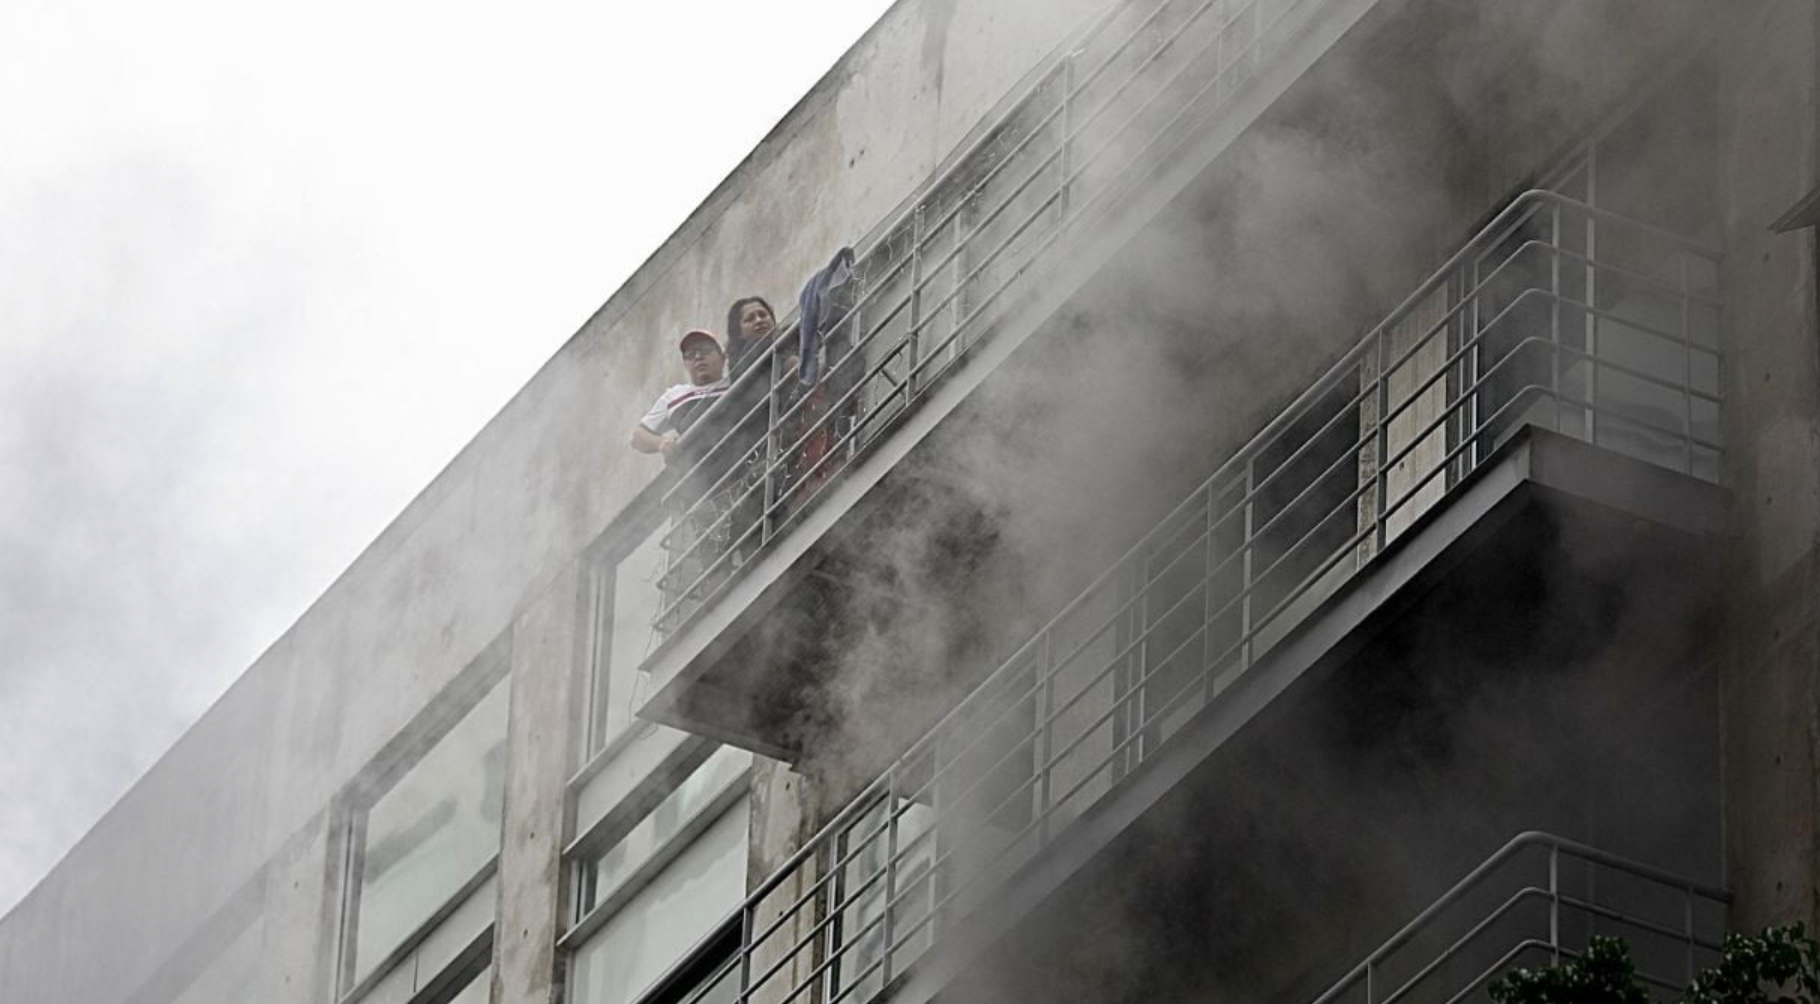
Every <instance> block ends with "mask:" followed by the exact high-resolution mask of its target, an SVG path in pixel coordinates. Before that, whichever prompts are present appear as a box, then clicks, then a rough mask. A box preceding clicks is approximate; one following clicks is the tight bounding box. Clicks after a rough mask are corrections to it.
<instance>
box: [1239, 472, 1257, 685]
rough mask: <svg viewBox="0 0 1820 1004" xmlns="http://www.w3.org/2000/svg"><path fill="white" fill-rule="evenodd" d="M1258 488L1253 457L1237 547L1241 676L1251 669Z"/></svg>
mask: <svg viewBox="0 0 1820 1004" xmlns="http://www.w3.org/2000/svg"><path fill="white" fill-rule="evenodd" d="M1257 488H1258V459H1257V457H1255V456H1253V457H1250V458H1247V459H1246V461H1245V500H1244V502H1243V505H1244V506H1245V539H1244V541H1243V542H1242V543H1241V544H1240V545H1239V546H1240V547H1242V548H1243V549H1244V553H1243V555H1242V556H1241V557H1240V559H1239V569H1240V571H1239V575H1240V581H1239V589H1240V592H1239V597H1240V599H1239V670H1240V672H1243V671H1244V670H1247V669H1250V668H1251V632H1252V628H1253V624H1252V622H1251V594H1252V585H1253V582H1252V575H1253V573H1254V569H1253V567H1252V562H1253V559H1254V557H1255V556H1256V554H1257V541H1256V540H1255V539H1253V538H1255V537H1256V536H1257V532H1258V530H1257V518H1258V505H1257V498H1256V496H1255V495H1254V494H1253V493H1255V492H1256V491H1257Z"/></svg>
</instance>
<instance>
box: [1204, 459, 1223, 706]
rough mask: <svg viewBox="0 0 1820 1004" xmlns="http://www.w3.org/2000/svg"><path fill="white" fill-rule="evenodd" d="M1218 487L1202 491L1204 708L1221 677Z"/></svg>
mask: <svg viewBox="0 0 1820 1004" xmlns="http://www.w3.org/2000/svg"><path fill="white" fill-rule="evenodd" d="M1213 489H1214V485H1213V483H1212V482H1209V483H1208V484H1207V486H1206V487H1205V488H1202V489H1201V490H1202V491H1204V492H1206V493H1207V524H1206V528H1205V529H1203V530H1202V531H1201V532H1202V533H1203V534H1205V535H1206V537H1207V542H1206V545H1205V546H1204V547H1203V548H1202V549H1201V650H1202V653H1203V655H1202V657H1201V662H1202V663H1203V665H1202V666H1201V676H1202V677H1203V679H1202V681H1201V702H1202V704H1203V705H1205V704H1207V703H1209V702H1211V701H1212V700H1213V680H1214V677H1215V676H1216V675H1218V674H1216V673H1215V672H1214V665H1213V656H1214V655H1216V654H1217V652H1218V650H1217V649H1216V648H1215V645H1216V644H1217V643H1216V641H1215V639H1214V636H1213V570H1214V569H1215V568H1217V567H1219V555H1218V553H1217V552H1216V550H1215V548H1214V546H1213V528H1214V527H1215V526H1216V525H1217V524H1218V522H1219V520H1218V519H1217V518H1216V517H1215V515H1214V505H1213Z"/></svg>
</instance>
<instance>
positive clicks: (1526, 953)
mask: <svg viewBox="0 0 1820 1004" xmlns="http://www.w3.org/2000/svg"><path fill="white" fill-rule="evenodd" d="M1730 903H1731V895H1730V894H1729V893H1727V892H1726V891H1725V890H1724V889H1720V888H1717V887H1714V886H1708V885H1705V884H1703V883H1699V882H1695V881H1692V880H1690V879H1688V878H1685V877H1683V876H1680V875H1676V874H1673V873H1671V872H1667V871H1663V870H1662V869H1659V868H1654V867H1651V866H1649V865H1645V864H1642V863H1640V862H1636V861H1632V860H1629V859H1626V858H1623V857H1619V856H1618V855H1615V854H1610V853H1607V852H1605V851H1602V850H1599V849H1597V848H1594V847H1589V846H1587V845H1586V844H1582V843H1579V842H1576V841H1572V840H1567V839H1564V838H1562V837H1557V836H1552V835H1550V834H1546V833H1537V832H1530V833H1524V834H1520V835H1518V836H1517V837H1516V838H1514V839H1512V840H1511V841H1510V842H1509V843H1507V844H1505V845H1504V846H1503V847H1502V848H1500V849H1499V850H1498V851H1497V853H1495V854H1493V855H1492V856H1491V857H1489V858H1487V859H1486V860H1485V862H1484V863H1483V864H1481V865H1479V866H1478V867H1477V868H1474V869H1473V870H1472V871H1471V872H1470V873H1468V874H1467V875H1466V877H1465V878H1462V879H1461V880H1460V881H1459V882H1458V883H1456V884H1455V885H1454V886H1453V887H1452V888H1451V889H1449V890H1448V891H1447V892H1446V893H1445V894H1443V895H1442V896H1441V897H1440V898H1438V899H1436V900H1435V901H1434V903H1432V904H1430V905H1429V906H1428V907H1427V908H1426V909H1424V910H1423V911H1422V912H1421V913H1419V914H1417V915H1416V917H1415V918H1414V919H1412V920H1411V921H1410V922H1409V923H1408V924H1406V925H1404V926H1403V928H1402V929H1400V930H1398V931H1397V933H1395V934H1393V935H1391V936H1390V937H1389V938H1388V939H1386V940H1385V942H1384V944H1382V945H1381V946H1379V947H1378V948H1377V949H1376V950H1375V951H1373V952H1372V953H1371V954H1370V955H1368V956H1366V957H1365V959H1364V960H1363V961H1361V962H1360V963H1359V964H1358V965H1356V966H1354V967H1353V968H1352V970H1351V971H1349V972H1348V973H1347V974H1346V975H1345V976H1342V977H1341V978H1340V979H1339V980H1338V981H1336V982H1335V983H1334V985H1333V986H1332V987H1330V988H1328V990H1327V991H1326V992H1325V993H1323V994H1321V995H1320V996H1319V997H1317V998H1315V1000H1314V1004H1463V1002H1466V1001H1488V1000H1489V996H1488V995H1487V994H1486V993H1485V989H1486V986H1487V985H1488V984H1489V983H1490V982H1491V981H1492V980H1494V979H1496V978H1498V977H1499V976H1502V975H1504V974H1505V973H1507V972H1509V970H1510V969H1511V968H1512V967H1514V966H1518V965H1538V964H1552V963H1559V962H1560V961H1562V960H1563V959H1568V958H1575V957H1578V956H1579V955H1580V953H1581V952H1582V951H1584V949H1585V947H1586V945H1587V944H1588V942H1589V941H1590V940H1591V938H1592V937H1593V936H1594V935H1601V934H1603V935H1616V936H1620V937H1623V938H1624V939H1625V940H1626V942H1627V943H1628V945H1629V947H1630V950H1631V953H1632V958H1633V961H1635V962H1636V963H1637V965H1638V973H1637V975H1638V977H1639V979H1641V980H1642V981H1643V983H1644V984H1645V985H1646V986H1648V987H1649V988H1651V989H1652V990H1654V991H1665V992H1668V993H1671V994H1672V993H1674V992H1677V991H1680V990H1682V989H1684V988H1686V986H1687V984H1688V983H1690V982H1692V981H1693V978H1694V975H1695V974H1696V973H1698V972H1699V971H1700V970H1701V969H1703V968H1705V967H1707V966H1709V965H1711V964H1713V963H1714V962H1716V961H1718V957H1719V949H1720V939H1721V938H1722V937H1723V935H1724V932H1725V927H1726V915H1727V911H1728V908H1729V906H1730Z"/></svg>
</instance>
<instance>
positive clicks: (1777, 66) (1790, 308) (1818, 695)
mask: <svg viewBox="0 0 1820 1004" xmlns="http://www.w3.org/2000/svg"><path fill="white" fill-rule="evenodd" d="M1740 6H1741V8H1742V9H1743V10H1742V11H1741V13H1744V14H1746V16H1740V17H1738V18H1736V19H1735V20H1734V25H1735V27H1734V28H1733V30H1732V31H1731V33H1730V34H1729V35H1728V36H1727V37H1725V38H1724V40H1723V45H1722V49H1721V53H1722V58H1721V64H1720V74H1721V81H1722V86H1721V100H1722V102H1723V103H1722V105H1721V121H1722V122H1723V123H1724V134H1723V136H1722V138H1721V156H1722V170H1723V174H1724V176H1725V178H1726V183H1725V188H1726V192H1725V199H1724V212H1725V220H1724V225H1725V229H1726V235H1725V236H1726V252H1727V253H1726V267H1725V270H1724V273H1723V276H1722V281H1723V289H1724V291H1725V295H1726V304H1727V316H1726V318H1725V321H1726V325H1725V328H1726V334H1727V338H1728V343H1727V346H1726V349H1727V353H1728V355H1727V359H1726V366H1727V377H1728V381H1727V385H1726V388H1725V389H1726V397H1727V400H1726V416H1725V435H1726V442H1727V447H1728V453H1727V458H1726V461H1727V462H1726V472H1725V473H1726V481H1727V485H1728V487H1730V488H1731V489H1732V494H1733V503H1734V504H1735V506H1736V518H1737V526H1738V530H1739V534H1740V538H1739V544H1740V546H1739V547H1738V548H1737V549H1736V551H1735V553H1734V561H1733V566H1732V581H1731V582H1730V583H1729V586H1730V588H1729V589H1728V590H1727V595H1728V597H1729V599H1730V602H1729V604H1728V609H1727V610H1726V617H1727V626H1728V628H1729V631H1728V637H1727V640H1726V645H1725V648H1724V651H1723V652H1722V654H1721V665H1722V666H1723V670H1722V674H1721V686H1722V696H1721V706H1722V714H1723V731H1724V736H1725V761H1726V762H1725V785H1726V845H1727V859H1728V860H1727V862H1726V865H1727V867H1726V872H1727V876H1728V882H1729V884H1730V886H1731V887H1732V889H1733V891H1734V892H1735V894H1736V895H1737V904H1736V907H1735V909H1734V922H1735V923H1736V924H1737V925H1738V926H1740V927H1742V928H1754V927H1757V926H1760V925H1763V924H1767V923H1787V922H1788V921H1791V920H1797V919H1805V920H1806V921H1807V922H1808V923H1809V924H1810V925H1811V924H1813V923H1814V921H1815V920H1816V916H1817V914H1820V834H1817V833H1816V825H1817V824H1820V795H1817V793H1816V787H1815V779H1816V776H1817V774H1816V768H1817V767H1820V677H1817V673H1820V604H1817V603H1816V596H1817V593H1820V550H1816V544H1817V543H1820V354H1817V351H1816V350H1817V348H1820V342H1817V339H1816V334H1817V332H1820V328H1817V326H1816V317H1815V296H1816V291H1815V257H1814V233H1813V231H1812V230H1807V231H1802V232H1800V233H1795V234H1776V233H1772V232H1770V230H1769V224H1770V223H1771V222H1772V221H1774V220H1775V219H1777V218H1778V217H1779V216H1781V215H1782V214H1783V213H1784V212H1785V211H1786V210H1788V208H1789V207H1790V206H1792V205H1793V204H1794V203H1795V202H1796V201H1797V200H1799V199H1800V198H1801V197H1802V196H1803V195H1805V194H1806V193H1807V192H1808V191H1810V190H1811V189H1812V187H1813V186H1814V184H1815V163H1814V161H1815V142H1816V132H1815V127H1816V115H1817V113H1820V104H1817V103H1816V68H1815V61H1816V47H1815V34H1816V28H1817V26H1820V25H1817V21H1816V5H1815V3H1814V0H1762V2H1753V3H1749V4H1743V5H1740Z"/></svg>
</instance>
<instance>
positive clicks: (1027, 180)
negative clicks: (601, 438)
mask: <svg viewBox="0 0 1820 1004" xmlns="http://www.w3.org/2000/svg"><path fill="white" fill-rule="evenodd" d="M1323 2H1324V0H1123V2H1119V3H1114V4H1112V5H1111V6H1110V7H1109V8H1108V10H1107V11H1106V12H1105V13H1104V14H1103V15H1102V16H1100V17H1099V18H1098V19H1096V20H1095V21H1094V22H1093V23H1092V24H1090V25H1089V26H1088V27H1087V28H1085V29H1084V30H1083V31H1082V32H1081V33H1080V34H1079V35H1077V36H1076V37H1075V38H1074V39H1073V40H1072V41H1071V42H1070V43H1069V44H1068V45H1066V46H1064V47H1063V50H1062V52H1061V54H1060V55H1059V56H1058V57H1056V58H1055V59H1054V60H1053V61H1052V62H1051V64H1050V65H1049V67H1048V68H1047V69H1046V70H1045V71H1043V72H1042V73H1040V74H1039V75H1038V76H1037V78H1036V79H1035V81H1034V83H1032V84H1031V85H1030V86H1029V88H1028V89H1027V91H1026V92H1025V93H1024V94H1023V96H1022V97H1021V98H1019V99H1018V100H1017V101H1016V102H1015V103H1014V104H1013V106H1012V107H1011V109H1010V110H1009V111H1008V112H1006V113H1005V114H1004V115H1003V116H1002V117H1001V118H1000V119H999V120H998V121H997V122H996V123H995V124H994V125H993V126H992V127H991V128H989V129H987V130H985V131H984V133H983V134H982V135H981V137H980V139H979V140H978V141H977V142H975V143H974V144H973V145H972V146H971V147H970V148H968V149H967V150H966V151H964V152H963V153H962V154H961V155H960V156H959V157H957V158H956V159H955V161H954V163H953V166H952V167H950V168H948V169H947V170H946V171H945V172H944V173H943V174H942V175H941V176H940V177H939V178H937V179H935V180H934V181H933V182H932V183H931V184H930V185H929V186H928V187H927V189H926V191H925V193H924V194H923V195H922V196H921V197H920V198H919V199H917V200H916V201H915V202H914V203H913V205H912V207H911V208H910V209H909V210H908V211H907V212H905V213H904V214H903V215H902V216H901V217H900V218H899V219H897V220H896V221H894V222H892V223H890V224H889V225H887V226H885V227H883V228H882V230H881V234H882V235H881V236H880V237H879V238H878V239H877V240H876V241H875V242H874V243H873V244H872V246H870V247H868V248H864V249H863V253H862V254H861V255H860V256H859V259H858V262H857V266H856V271H857V276H858V278H857V282H858V288H859V292H858V295H857V298H856V300H855V302H853V303H852V304H851V307H850V309H849V310H847V311H846V312H845V313H844V314H843V315H841V316H840V317H839V318H838V320H836V321H835V323H833V324H831V325H828V326H827V327H828V331H827V333H826V337H825V338H824V339H823V341H822V345H821V347H820V349H819V352H820V355H821V357H822V360H821V361H822V363H823V364H822V365H820V366H819V367H818V368H817V369H818V371H819V375H818V377H817V378H816V381H815V383H814V385H813V386H808V387H805V386H803V385H801V383H800V382H799V381H798V380H797V369H798V367H797V366H796V363H795V359H794V357H793V356H792V355H791V353H790V352H789V351H788V349H787V348H785V347H786V346H789V345H791V344H793V343H795V342H796V340H797V332H798V328H797V327H796V325H795V324H794V323H792V324H790V325H789V326H787V327H785V328H784V329H783V330H782V331H781V332H780V333H779V334H778V336H777V337H776V338H775V339H774V340H773V341H772V342H771V343H770V344H769V345H767V346H766V347H765V348H764V349H763V351H762V352H759V353H757V354H755V355H754V356H753V357H752V358H751V359H750V360H741V366H740V370H741V371H740V372H739V373H736V374H734V378H735V379H734V382H733V387H732V389H731V390H730V391H729V393H728V394H727V395H726V397H725V398H724V399H723V400H722V401H721V402H720V403H717V405H716V406H715V408H714V409H713V411H712V412H710V414H709V416H707V417H704V419H703V420H702V421H701V422H700V423H699V424H698V425H697V427H696V428H695V429H692V430H691V432H690V435H689V436H686V437H684V444H683V445H684V447H685V449H686V450H687V451H688V452H689V453H690V455H691V457H692V459H691V460H689V461H685V463H684V464H679V465H678V466H679V467H684V468H685V469H684V473H682V474H681V475H680V476H678V477H677V478H676V480H675V482H674V486H673V487H672V488H671V489H670V490H669V492H668V494H667V496H666V498H665V500H664V505H663V507H662V508H663V510H664V512H665V513H667V514H668V516H669V518H668V520H667V522H665V524H664V525H662V526H660V527H658V528H656V529H655V530H654V531H653V534H654V535H656V536H657V537H658V539H659V540H660V542H661V547H662V551H663V553H664V561H663V562H662V571H661V573H660V574H659V576H658V586H659V590H660V593H661V602H660V603H659V604H658V610H657V613H656V616H655V618H654V620H655V624H654V628H653V631H654V635H653V644H656V643H657V642H658V641H660V640H661V639H662V638H663V637H665V636H667V635H668V634H671V633H673V632H674V631H675V630H676V629H677V628H678V627H680V626H681V625H682V624H683V623H685V622H686V621H687V620H688V619H689V618H690V617H691V616H693V615H694V614H695V613H696V612H697V611H699V610H700V609H702V607H703V606H704V605H705V604H707V603H709V602H712V601H713V600H714V599H715V597H717V596H718V595H719V594H720V593H721V592H722V591H723V590H725V589H726V588H727V587H728V586H729V585H730V584H731V583H732V582H733V581H734V580H735V578H736V577H737V573H738V570H739V569H740V568H741V567H742V566H743V565H745V564H746V563H747V562H749V561H750V560H751V559H752V558H753V557H754V556H755V555H756V554H758V553H759V552H760V551H761V550H762V549H764V548H765V547H766V546H768V545H769V544H770V543H771V542H772V541H774V540H776V539H777V538H778V537H779V536H781V535H782V534H785V533H787V532H788V531H789V529H790V528H791V527H792V526H793V525H794V524H795V522H796V521H797V519H798V518H799V517H800V516H801V515H802V514H803V513H804V512H805V511H806V509H807V508H808V507H809V506H810V505H812V504H813V503H814V502H815V500H816V499H817V498H818V497H820V495H821V494H822V493H823V492H824V491H825V490H826V489H827V487H828V486H829V485H830V484H831V483H833V482H834V481H835V480H837V479H838V478H840V476H841V474H842V472H843V470H844V469H845V468H846V467H847V466H848V465H850V464H851V463H852V462H853V461H854V459H855V458H856V457H858V456H859V455H861V454H863V453H864V452H865V451H866V450H867V449H868V448H869V447H870V446H871V445H872V444H874V443H876V442H878V441H879V440H880V439H881V438H882V437H883V436H884V435H885V434H886V433H887V432H888V431H889V430H890V429H891V428H892V427H893V424H894V423H895V422H896V421H897V420H898V419H900V418H901V417H903V416H904V415H905V414H906V413H907V412H908V411H909V410H910V409H911V408H913V407H914V406H915V405H916V404H917V403H918V402H919V401H920V400H922V399H923V398H924V396H925V395H926V394H927V393H928V392H929V391H930V389H931V388H932V387H934V386H936V385H937V384H939V383H940V382H941V380H942V379H943V378H944V376H946V375H947V374H949V373H950V372H951V371H952V370H953V369H954V368H955V367H956V366H957V364H959V363H960V362H961V361H962V360H964V359H965V358H966V357H967V355H968V353H969V351H970V350H971V349H972V348H973V347H974V346H975V345H977V344H979V343H980V341H981V340H983V339H985V338H987V337H989V336H990V334H991V332H992V331H993V329H994V327H995V325H997V324H998V323H999V322H1000V321H1001V320H1003V319H1004V318H1005V317H1006V316H1007V315H1008V313H1010V312H1011V311H1013V310H1015V309H1016V305H1017V303H1018V301H1019V297H1021V296H1025V295H1028V294H1029V292H1030V291H1032V290H1033V289H1034V288H1036V283H1035V282H1033V281H1032V277H1033V275H1034V273H1036V272H1037V271H1038V270H1039V269H1040V268H1041V267H1043V264H1044V262H1045V260H1052V259H1053V258H1054V257H1055V256H1053V255H1048V254H1047V252H1048V251H1049V249H1050V248H1052V247H1055V246H1056V244H1057V242H1058V241H1059V240H1061V239H1062V238H1063V237H1064V236H1065V235H1066V234H1068V233H1070V232H1072V231H1075V230H1078V229H1081V224H1082V222H1083V221H1085V220H1089V219H1090V218H1094V217H1096V216H1097V215H1100V214H1103V213H1104V212H1105V211H1107V210H1108V209H1109V208H1111V207H1112V206H1114V205H1116V204H1117V202H1118V199H1119V197H1120V196H1121V194H1122V193H1123V192H1125V191H1126V190H1127V188H1128V186H1131V185H1133V184H1135V183H1137V182H1138V180H1139V174H1140V171H1139V167H1140V165H1143V164H1149V163H1155V162H1157V161H1158V159H1159V158H1163V157H1166V156H1167V155H1168V153H1169V152H1170V151H1171V150H1173V149H1175V148H1176V147H1177V146H1179V145H1180V144H1181V143H1183V142H1185V137H1184V135H1183V132H1184V129H1183V126H1184V125H1185V124H1187V123H1190V122H1192V121H1195V120H1197V119H1198V118H1199V117H1201V116H1204V115H1207V114H1212V113H1216V112H1218V111H1219V110H1220V109H1221V108H1222V107H1223V106H1224V105H1225V104H1226V103H1228V102H1229V101H1230V100H1231V99H1232V98H1233V97H1234V96H1235V95H1236V94H1238V93H1239V92H1240V91H1241V89H1242V88H1243V87H1244V85H1245V84H1246V83H1247V82H1248V81H1249V80H1251V79H1252V77H1253V76H1255V75H1256V73H1257V72H1258V70H1259V68H1260V67H1262V66H1267V65H1269V63H1270V60H1271V57H1272V56H1273V54H1274V53H1276V52H1277V51H1278V50H1280V49H1281V47H1282V46H1283V45H1284V44H1285V43H1286V42H1287V41H1289V40H1290V39H1292V38H1293V37H1295V34H1296V31H1297V30H1298V28H1299V27H1300V26H1301V25H1303V24H1305V23H1306V22H1307V20H1308V16H1307V15H1309V14H1310V13H1311V12H1313V11H1315V10H1317V9H1318V8H1319V7H1320V6H1321V5H1322V3H1323ZM1086 232H1088V233H1090V232H1091V231H1090V229H1089V230H1088V231H1086ZM685 465H686V466H685Z"/></svg>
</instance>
